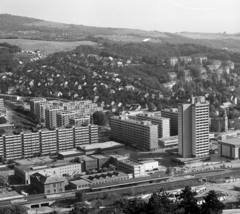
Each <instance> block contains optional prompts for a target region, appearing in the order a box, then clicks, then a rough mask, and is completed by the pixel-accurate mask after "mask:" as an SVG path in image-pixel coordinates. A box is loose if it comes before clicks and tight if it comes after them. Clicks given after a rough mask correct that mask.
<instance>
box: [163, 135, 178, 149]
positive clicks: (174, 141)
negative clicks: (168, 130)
mask: <svg viewBox="0 0 240 214" xmlns="http://www.w3.org/2000/svg"><path fill="white" fill-rule="evenodd" d="M159 145H160V146H162V147H170V146H177V145H178V136H172V137H168V138H160V139H159Z"/></svg>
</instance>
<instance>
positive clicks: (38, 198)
mask: <svg viewBox="0 0 240 214" xmlns="http://www.w3.org/2000/svg"><path fill="white" fill-rule="evenodd" d="M232 172H234V173H240V169H224V170H223V171H213V172H211V171H209V172H208V171H204V172H200V173H198V174H194V173H191V174H194V175H195V178H203V177H211V176H216V175H224V174H226V176H227V175H228V174H229V173H232ZM184 176H186V174H183V175H181V177H180V176H178V177H173V179H172V180H171V181H169V183H172V182H176V181H181V180H190V179H192V178H185V177H184ZM164 183H165V182H164ZM166 183H168V182H166ZM74 197H75V191H72V192H71V191H69V192H67V193H63V194H62V196H61V197H56V198H46V196H45V194H38V195H30V196H27V197H25V198H26V200H27V202H23V203H16V204H22V205H24V204H25V205H26V204H33V203H36V204H37V203H39V202H42V203H44V202H48V201H53V200H56V199H66V198H74ZM11 204H12V203H11V200H6V201H1V202H0V207H1V206H6V205H11Z"/></svg>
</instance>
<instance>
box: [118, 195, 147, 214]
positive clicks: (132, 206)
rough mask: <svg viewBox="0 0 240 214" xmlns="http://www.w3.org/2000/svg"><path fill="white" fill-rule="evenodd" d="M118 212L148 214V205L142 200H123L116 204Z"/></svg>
mask: <svg viewBox="0 0 240 214" xmlns="http://www.w3.org/2000/svg"><path fill="white" fill-rule="evenodd" d="M115 205H116V207H117V208H118V211H122V212H123V213H124V214H147V213H148V210H147V203H146V202H145V201H144V200H143V199H141V198H137V197H135V198H133V199H122V200H120V201H117V202H116V203H115Z"/></svg>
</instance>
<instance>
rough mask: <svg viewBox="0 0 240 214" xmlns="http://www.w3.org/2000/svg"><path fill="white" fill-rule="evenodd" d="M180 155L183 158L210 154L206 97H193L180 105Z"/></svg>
mask: <svg viewBox="0 0 240 214" xmlns="http://www.w3.org/2000/svg"><path fill="white" fill-rule="evenodd" d="M178 153H179V154H180V155H182V157H183V158H190V157H203V156H207V155H208V154H209V103H208V101H206V100H205V97H192V98H191V101H190V103H188V104H179V105H178Z"/></svg>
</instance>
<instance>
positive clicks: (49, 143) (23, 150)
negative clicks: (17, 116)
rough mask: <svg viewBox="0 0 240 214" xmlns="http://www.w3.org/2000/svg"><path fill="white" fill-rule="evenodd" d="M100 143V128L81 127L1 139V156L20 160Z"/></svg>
mask: <svg viewBox="0 0 240 214" xmlns="http://www.w3.org/2000/svg"><path fill="white" fill-rule="evenodd" d="M91 143H98V126H94V125H92V126H90V125H89V126H79V127H72V128H67V129H65V128H62V129H55V130H40V131H39V132H35V133H29V132H28V133H20V134H19V135H6V134H4V135H3V136H1V137H0V155H2V156H3V157H4V158H5V159H7V160H10V159H19V158H28V157H33V156H34V155H38V154H41V155H48V154H51V153H55V152H58V151H67V150H70V149H73V148H76V147H79V146H81V145H85V144H91Z"/></svg>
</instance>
